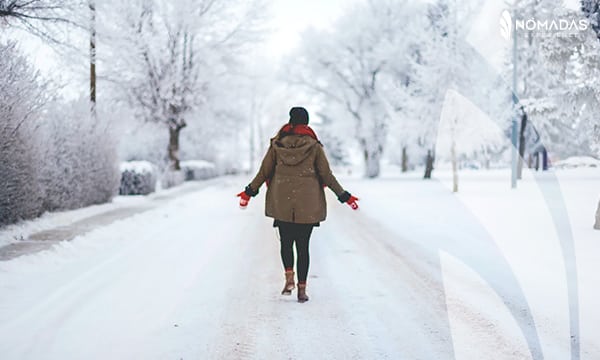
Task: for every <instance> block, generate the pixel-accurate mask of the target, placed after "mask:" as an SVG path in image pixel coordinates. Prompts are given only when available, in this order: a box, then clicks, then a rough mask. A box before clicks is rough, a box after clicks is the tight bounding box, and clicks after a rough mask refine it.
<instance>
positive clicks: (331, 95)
mask: <svg viewBox="0 0 600 360" xmlns="http://www.w3.org/2000/svg"><path fill="white" fill-rule="evenodd" d="M405 5H406V2H404V1H402V2H398V1H383V0H382V1H375V0H373V1H368V2H367V3H365V4H360V5H357V6H356V7H355V8H353V9H352V10H351V11H349V12H348V13H346V14H344V16H342V17H341V18H340V19H339V20H338V22H337V23H336V24H335V25H334V29H336V30H335V31H333V32H332V33H327V34H324V33H322V32H316V31H312V32H307V33H306V34H305V36H304V39H303V40H304V41H303V44H302V45H301V46H300V50H299V51H298V53H297V54H295V55H293V56H292V58H291V60H290V61H291V62H292V63H293V66H294V69H293V71H292V73H293V75H292V82H294V83H296V84H299V85H302V86H304V87H305V88H307V89H310V90H312V91H313V92H316V93H318V94H320V95H322V97H323V98H324V99H325V103H326V104H327V108H326V109H322V110H321V112H322V113H324V114H327V115H328V116H329V117H331V118H333V117H334V116H332V115H331V114H334V113H335V112H336V109H342V110H343V113H345V114H346V117H349V118H350V119H352V121H351V123H350V124H348V125H351V128H352V129H353V130H352V135H353V136H354V138H355V139H356V140H357V142H358V144H359V146H360V149H361V152H362V155H363V157H364V161H365V176H367V177H376V176H378V175H379V172H380V161H381V159H382V156H383V153H384V148H385V145H386V141H387V133H388V131H389V122H390V115H391V114H392V113H393V111H392V112H390V111H389V109H388V107H389V105H388V104H386V101H385V100H384V99H383V97H382V93H381V89H380V86H381V85H382V81H383V78H385V76H386V74H385V72H386V68H387V66H388V65H389V64H390V63H391V62H406V60H404V59H403V58H399V59H391V58H390V57H389V55H390V54H391V51H390V47H391V46H392V45H393V44H394V40H397V34H396V33H397V32H400V31H401V30H402V28H401V27H400V26H399V22H401V21H402V19H406V18H407V17H408V14H406V13H405V14H402V9H403V8H404V7H405ZM339 113H341V112H339ZM347 127H348V126H346V128H347Z"/></svg>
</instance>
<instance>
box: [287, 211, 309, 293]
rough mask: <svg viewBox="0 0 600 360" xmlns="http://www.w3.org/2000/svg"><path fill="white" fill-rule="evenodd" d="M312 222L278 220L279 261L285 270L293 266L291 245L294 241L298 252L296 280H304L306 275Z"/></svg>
mask: <svg viewBox="0 0 600 360" xmlns="http://www.w3.org/2000/svg"><path fill="white" fill-rule="evenodd" d="M312 229H313V224H292V223H284V222H279V236H280V237H281V261H282V262H283V267H284V268H285V269H286V270H290V269H293V268H294V250H293V249H292V246H293V245H294V242H296V252H297V253H298V263H297V264H296V271H297V272H298V282H299V283H304V282H306V277H307V275H308V265H309V263H310V255H309V253H308V243H309V240H310V234H311V233H312Z"/></svg>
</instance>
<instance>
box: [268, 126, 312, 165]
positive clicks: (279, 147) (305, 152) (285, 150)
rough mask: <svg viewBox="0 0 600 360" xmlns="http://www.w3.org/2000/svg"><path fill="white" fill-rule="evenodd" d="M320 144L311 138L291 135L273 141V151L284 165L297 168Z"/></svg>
mask: <svg viewBox="0 0 600 360" xmlns="http://www.w3.org/2000/svg"><path fill="white" fill-rule="evenodd" d="M318 143H319V142H318V141H317V140H315V139H313V138H312V137H310V136H306V135H295V134H291V135H287V136H285V137H283V138H282V139H277V138H275V139H273V149H274V150H275V152H276V153H277V157H278V158H279V159H281V161H282V162H283V164H284V165H288V166H295V165H298V164H299V163H301V162H302V161H304V160H305V159H306V158H307V157H309V156H310V154H311V150H312V149H313V147H314V146H316V145H317V144H318Z"/></svg>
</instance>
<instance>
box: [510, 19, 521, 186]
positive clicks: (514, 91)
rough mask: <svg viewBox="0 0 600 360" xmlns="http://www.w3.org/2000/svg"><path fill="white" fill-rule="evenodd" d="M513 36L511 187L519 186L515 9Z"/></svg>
mask: <svg viewBox="0 0 600 360" xmlns="http://www.w3.org/2000/svg"><path fill="white" fill-rule="evenodd" d="M512 15H513V16H512V24H511V26H512V37H513V85H512V98H513V120H512V130H511V142H512V151H511V181H510V184H511V188H513V189H515V188H516V187H517V166H518V164H517V131H518V130H517V121H518V119H517V116H518V114H517V104H518V102H519V99H518V98H517V18H516V16H515V15H516V14H515V11H514V9H513V11H512Z"/></svg>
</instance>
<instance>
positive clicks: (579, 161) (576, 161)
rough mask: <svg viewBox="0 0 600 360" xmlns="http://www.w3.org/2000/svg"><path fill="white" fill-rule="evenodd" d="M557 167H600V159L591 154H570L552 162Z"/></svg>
mask: <svg viewBox="0 0 600 360" xmlns="http://www.w3.org/2000/svg"><path fill="white" fill-rule="evenodd" d="M554 167H555V168H557V169H574V168H582V167H591V168H600V160H596V159H594V158H593V157H591V156H571V157H569V158H566V159H564V160H560V161H557V162H555V163H554Z"/></svg>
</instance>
